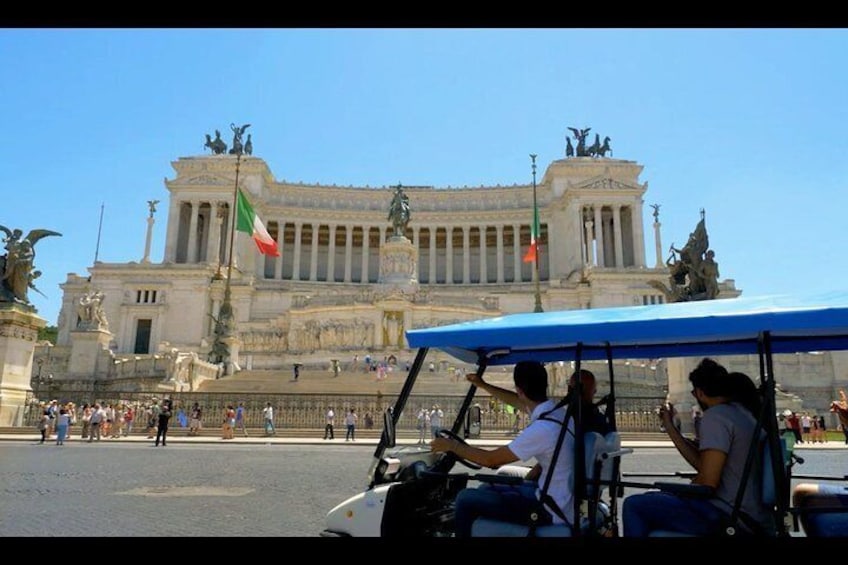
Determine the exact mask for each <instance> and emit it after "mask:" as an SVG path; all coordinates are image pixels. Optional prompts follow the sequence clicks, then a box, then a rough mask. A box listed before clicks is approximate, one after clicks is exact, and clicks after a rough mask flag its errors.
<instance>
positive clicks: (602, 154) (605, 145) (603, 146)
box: [598, 136, 612, 157]
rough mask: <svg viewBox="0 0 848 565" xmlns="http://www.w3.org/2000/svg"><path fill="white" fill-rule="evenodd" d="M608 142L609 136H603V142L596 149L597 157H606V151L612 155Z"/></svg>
mask: <svg viewBox="0 0 848 565" xmlns="http://www.w3.org/2000/svg"><path fill="white" fill-rule="evenodd" d="M609 142H610V138H609V136H606V137H605V138H604V142H603V143H602V144H601V146H600V148H599V149H598V157H606V156H607V153H609V154H610V155H612V149H610V144H609Z"/></svg>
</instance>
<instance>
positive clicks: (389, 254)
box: [377, 236, 418, 294]
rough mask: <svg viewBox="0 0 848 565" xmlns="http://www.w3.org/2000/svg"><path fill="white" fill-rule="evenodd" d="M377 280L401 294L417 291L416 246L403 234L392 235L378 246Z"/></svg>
mask: <svg viewBox="0 0 848 565" xmlns="http://www.w3.org/2000/svg"><path fill="white" fill-rule="evenodd" d="M377 282H378V283H379V284H382V285H387V286H391V287H393V288H396V289H397V290H398V291H399V292H400V293H402V294H414V293H415V292H417V291H418V248H416V247H415V246H414V245H413V244H412V242H411V241H409V240H408V239H407V238H405V237H403V236H392V237H390V238H389V239H388V240H387V241H386V242H385V243H384V244H383V245H382V246H380V276H379V278H378V279H377Z"/></svg>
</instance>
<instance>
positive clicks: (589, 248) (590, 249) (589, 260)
mask: <svg viewBox="0 0 848 565" xmlns="http://www.w3.org/2000/svg"><path fill="white" fill-rule="evenodd" d="M584 225H585V226H586V264H587V265H589V266H594V264H595V250H594V245H593V244H592V226H593V225H594V222H593V221H592V220H586V222H584Z"/></svg>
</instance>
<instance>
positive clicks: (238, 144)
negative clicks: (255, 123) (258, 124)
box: [230, 123, 252, 155]
mask: <svg viewBox="0 0 848 565" xmlns="http://www.w3.org/2000/svg"><path fill="white" fill-rule="evenodd" d="M249 127H250V124H244V125H243V126H241V127H239V126H237V125H235V124H233V123H231V124H230V129H231V130H233V147H232V149H230V155H242V154H243V153H244V143H243V142H242V140H241V139H242V137H244V132H245V130H246V129H247V128H249ZM251 145H252V144H251Z"/></svg>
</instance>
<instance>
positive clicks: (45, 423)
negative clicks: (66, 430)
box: [38, 411, 50, 443]
mask: <svg viewBox="0 0 848 565" xmlns="http://www.w3.org/2000/svg"><path fill="white" fill-rule="evenodd" d="M49 429H50V416H49V415H48V414H47V412H46V411H44V412H42V413H41V419H40V420H39V421H38V431H39V432H41V441H40V442H38V443H44V442H45V441H46V440H47V430H49Z"/></svg>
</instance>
